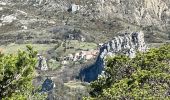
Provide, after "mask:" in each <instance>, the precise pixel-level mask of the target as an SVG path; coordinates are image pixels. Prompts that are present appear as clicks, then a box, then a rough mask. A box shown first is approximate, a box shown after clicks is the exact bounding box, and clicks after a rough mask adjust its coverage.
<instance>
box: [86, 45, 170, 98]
mask: <svg viewBox="0 0 170 100" xmlns="http://www.w3.org/2000/svg"><path fill="white" fill-rule="evenodd" d="M169 63H170V45H164V46H162V47H160V48H156V49H151V50H149V51H148V52H146V53H137V55H136V57H135V58H133V59H130V58H128V57H126V56H124V55H119V56H116V57H114V58H108V59H107V66H106V67H105V73H104V74H103V75H101V76H100V77H99V78H98V80H96V81H94V82H92V83H91V88H92V91H91V92H90V94H91V97H92V98H86V99H95V100H96V99H99V100H115V99H116V100H117V99H120V100H124V99H126V100H131V99H135V100H141V99H170V94H169V93H170V91H169V88H170V75H169V73H170V64H169Z"/></svg>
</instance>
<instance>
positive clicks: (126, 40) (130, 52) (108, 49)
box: [80, 32, 147, 82]
mask: <svg viewBox="0 0 170 100" xmlns="http://www.w3.org/2000/svg"><path fill="white" fill-rule="evenodd" d="M146 50H147V47H146V45H145V41H144V34H143V33H142V32H133V33H125V34H123V35H120V36H117V37H114V38H113V39H112V40H111V41H109V42H107V43H105V44H103V45H102V46H101V47H100V53H99V55H98V58H97V60H96V62H95V63H94V64H93V65H91V66H89V67H88V68H85V69H82V70H81V71H80V78H81V80H82V81H86V82H91V81H94V80H96V79H97V77H98V75H100V74H101V72H102V71H103V68H104V66H105V61H104V59H105V58H106V57H108V56H112V57H114V56H115V55H116V54H120V53H121V54H125V55H127V56H129V57H130V58H133V57H135V54H136V52H137V51H141V52H145V51H146Z"/></svg>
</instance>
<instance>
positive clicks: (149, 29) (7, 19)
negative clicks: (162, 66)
mask: <svg viewBox="0 0 170 100" xmlns="http://www.w3.org/2000/svg"><path fill="white" fill-rule="evenodd" d="M137 31H143V32H144V36H145V40H146V43H162V42H167V41H169V39H170V0H0V51H4V52H5V53H15V52H16V51H17V50H18V49H19V48H21V49H24V47H25V45H27V44H32V45H33V46H34V48H35V49H36V50H38V51H39V53H40V55H42V56H43V57H44V58H46V59H47V66H48V67H49V68H48V71H40V70H38V71H37V75H39V76H41V77H46V76H50V77H53V78H54V79H55V80H61V81H59V82H55V80H54V82H55V83H56V84H57V83H61V84H62V85H63V88H64V87H65V86H67V88H66V90H65V91H63V88H56V90H57V93H61V94H55V93H56V92H55V93H54V94H55V95H58V97H63V95H64V94H65V93H66V92H68V91H69V94H68V96H66V97H64V98H69V97H74V96H72V95H71V92H74V93H77V94H78V92H79V91H83V90H84V86H83V88H82V87H77V88H78V90H77V89H76V88H75V87H76V85H77V84H76V83H75V87H72V83H71V85H70V84H69V82H70V81H73V80H74V82H75V81H79V80H77V78H76V75H78V74H79V72H80V69H81V68H82V66H89V65H90V64H93V63H94V62H95V60H96V58H95V57H96V56H95V57H94V55H93V52H92V53H91V51H99V49H100V48H99V46H98V44H103V43H106V42H107V41H110V40H113V37H115V36H118V35H120V33H132V32H137ZM119 40H121V39H118V40H115V41H119ZM115 43H119V42H115ZM121 44H122V43H121ZM112 48H113V47H112ZM104 49H105V48H104ZM100 52H101V51H100ZM116 53H117V52H116ZM84 56H86V60H82V58H83V59H84ZM75 57H77V58H79V59H78V60H76V61H75V62H73V61H72V59H73V58H75ZM89 58H92V59H89ZM97 61H98V60H97ZM97 61H96V62H97ZM102 61H103V60H102ZM61 63H63V64H61ZM98 64H99V63H98ZM90 68H91V67H90ZM95 68H96V66H95V67H92V70H96V69H95ZM90 71H91V69H90ZM83 72H84V71H83ZM87 72H89V70H88V71H87ZM100 72H101V70H100ZM90 73H92V74H93V72H90ZM80 74H81V73H80ZM84 74H86V71H85V73H83V74H82V75H84ZM80 76H81V75H80ZM94 79H96V77H95V78H93V79H90V80H89V81H91V80H94ZM82 80H83V79H82ZM85 81H88V80H85ZM74 82H73V83H74ZM78 83H79V82H78ZM37 84H40V83H37ZM80 85H81V84H80ZM59 87H60V86H59ZM62 91H63V93H62ZM75 91H76V92H75ZM74 93H73V94H74ZM83 95H87V94H86V92H85V91H84V92H83V93H82V94H81V93H79V94H78V98H77V96H76V95H75V96H76V97H75V98H77V100H79V97H82V96H83ZM80 99H81V98H80ZM66 100H69V99H66ZM73 100H74V99H73Z"/></svg>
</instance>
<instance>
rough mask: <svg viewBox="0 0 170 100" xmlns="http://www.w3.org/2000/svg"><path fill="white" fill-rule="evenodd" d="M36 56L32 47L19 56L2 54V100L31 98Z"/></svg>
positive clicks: (0, 93) (0, 75)
mask: <svg viewBox="0 0 170 100" xmlns="http://www.w3.org/2000/svg"><path fill="white" fill-rule="evenodd" d="M36 54H37V52H36V51H34V50H33V48H32V47H31V46H27V51H18V53H17V54H8V55H4V54H0V99H3V100H27V99H28V98H29V97H30V94H31V92H32V90H33V85H32V80H33V78H34V71H35V64H36V60H37V58H36Z"/></svg>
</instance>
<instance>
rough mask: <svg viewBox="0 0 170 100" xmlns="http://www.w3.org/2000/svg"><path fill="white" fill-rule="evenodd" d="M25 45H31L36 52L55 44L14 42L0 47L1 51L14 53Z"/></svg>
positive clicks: (24, 48)
mask: <svg viewBox="0 0 170 100" xmlns="http://www.w3.org/2000/svg"><path fill="white" fill-rule="evenodd" d="M26 45H32V46H33V48H34V50H37V51H38V52H45V51H47V50H49V49H51V48H53V47H54V46H55V44H14V43H11V44H9V45H1V46H0V49H1V50H2V53H5V54H6V53H7V54H15V53H17V51H18V50H26Z"/></svg>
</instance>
